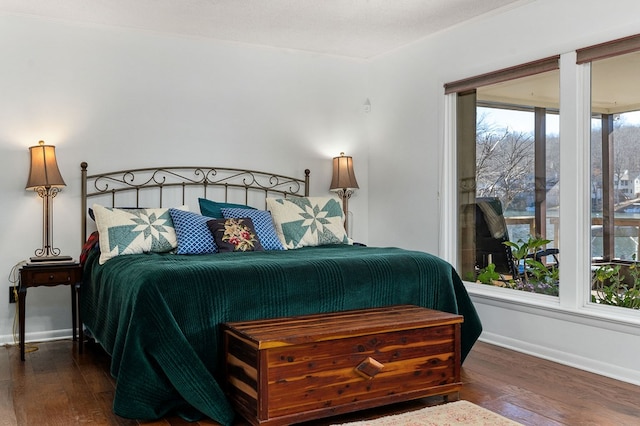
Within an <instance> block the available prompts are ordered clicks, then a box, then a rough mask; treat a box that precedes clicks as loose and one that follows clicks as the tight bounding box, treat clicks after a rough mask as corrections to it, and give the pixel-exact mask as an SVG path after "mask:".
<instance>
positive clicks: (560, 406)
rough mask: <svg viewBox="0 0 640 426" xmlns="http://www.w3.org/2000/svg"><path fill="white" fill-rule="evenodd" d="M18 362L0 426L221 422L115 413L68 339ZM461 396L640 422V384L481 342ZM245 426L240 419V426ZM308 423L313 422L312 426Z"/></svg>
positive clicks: (4, 368) (10, 367) (515, 408)
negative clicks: (152, 418) (149, 418)
mask: <svg viewBox="0 0 640 426" xmlns="http://www.w3.org/2000/svg"><path fill="white" fill-rule="evenodd" d="M36 346H37V347H38V350H36V351H34V352H29V353H27V355H26V361H25V362H21V361H20V354H19V350H18V348H17V347H15V346H5V347H3V348H0V425H2V426H4V425H29V426H30V425H38V426H40V425H74V424H85V423H90V424H94V425H140V424H143V425H184V424H190V425H194V426H199V425H215V424H216V423H215V422H212V421H210V420H205V421H200V422H196V423H187V422H185V421H183V420H182V419H180V418H177V417H167V418H164V419H162V420H159V421H155V422H138V421H135V420H128V419H124V418H121V417H118V416H116V415H114V414H113V413H112V412H111V403H112V400H113V392H114V389H115V382H114V380H113V379H112V378H111V377H110V375H109V367H108V365H109V359H108V356H107V355H105V354H104V353H103V352H102V351H101V350H100V348H99V347H97V346H95V345H90V344H89V345H87V347H86V350H85V353H84V354H82V355H79V354H78V353H77V352H76V350H75V344H74V343H73V342H71V341H68V340H62V341H55V342H47V343H40V344H37V345H36ZM462 378H463V382H464V385H463V390H462V391H461V393H460V398H461V399H464V400H467V401H470V402H473V403H475V404H478V405H480V406H482V407H485V408H487V409H489V410H491V411H493V412H496V413H499V414H501V415H503V416H505V417H508V418H510V419H513V420H515V421H518V422H520V423H522V424H525V425H536V426H537V425H636V424H640V387H639V386H634V385H630V384H627V383H624V382H619V381H616V380H612V379H608V378H606V377H602V376H598V375H595V374H591V373H587V372H584V371H581V370H576V369H573V368H570V367H566V366H562V365H559V364H556V363H553V362H549V361H545V360H541V359H538V358H535V357H532V356H528V355H523V354H520V353H517V352H513V351H509V350H506V349H502V348H499V347H496V346H492V345H488V344H485V343H481V342H479V343H477V344H476V346H475V347H474V349H473V350H472V352H471V354H470V355H469V357H468V358H467V360H466V362H465V364H464V366H463V373H462ZM441 402H442V398H430V399H424V400H419V401H413V402H410V403H405V404H398V405H394V406H391V407H385V408H379V409H376V410H369V411H366V412H360V413H357V414H354V415H348V416H342V417H341V418H339V419H336V418H333V419H330V421H327V420H323V421H317V422H313V423H312V424H313V425H321V424H328V423H329V422H334V423H335V422H340V421H352V420H356V419H362V418H368V417H373V416H378V415H381V414H389V413H396V412H402V411H408V410H411V409H416V408H421V407H424V406H427V405H434V404H437V403H441ZM242 424H244V423H243V422H241V421H239V422H238V425H242ZM310 424H311V423H309V424H308V425H310Z"/></svg>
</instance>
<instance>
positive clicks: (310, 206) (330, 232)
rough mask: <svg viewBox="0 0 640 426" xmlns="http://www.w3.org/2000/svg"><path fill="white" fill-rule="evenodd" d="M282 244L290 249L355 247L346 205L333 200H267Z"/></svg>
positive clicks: (299, 198)
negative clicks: (347, 227)
mask: <svg viewBox="0 0 640 426" xmlns="http://www.w3.org/2000/svg"><path fill="white" fill-rule="evenodd" d="M267 210H269V211H270V212H271V216H272V218H273V223H274V225H275V228H276V233H277V234H278V238H280V242H282V245H284V246H285V247H286V248H288V249H296V248H300V247H305V246H320V245H324V244H351V243H352V242H351V240H350V239H349V238H348V237H347V233H346V231H345V229H344V214H343V212H342V205H341V204H340V201H338V199H336V198H333V197H290V198H267Z"/></svg>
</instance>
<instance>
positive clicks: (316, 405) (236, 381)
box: [227, 323, 461, 424]
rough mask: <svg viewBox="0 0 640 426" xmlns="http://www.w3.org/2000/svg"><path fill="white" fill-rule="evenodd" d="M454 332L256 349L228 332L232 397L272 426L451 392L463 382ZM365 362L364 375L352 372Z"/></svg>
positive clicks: (449, 327) (430, 330) (453, 328)
mask: <svg viewBox="0 0 640 426" xmlns="http://www.w3.org/2000/svg"><path fill="white" fill-rule="evenodd" d="M459 332H460V324H459V323H457V324H445V325H438V326H433V327H427V328H417V329H408V330H399V331H390V332H380V333H375V334H371V335H364V336H355V337H346V338H340V339H335V340H326V341H318V342H309V343H303V344H296V345H290V346H279V347H271V348H267V349H263V350H260V351H256V349H255V346H254V345H252V343H251V342H248V341H245V340H243V339H241V338H234V337H233V336H228V341H227V344H228V354H227V366H228V373H227V374H228V379H229V382H230V384H231V391H230V393H231V398H232V399H233V400H235V402H236V403H237V405H239V407H238V408H239V410H240V411H241V412H242V413H243V415H244V416H245V417H248V418H249V419H250V420H252V419H257V423H269V422H271V420H273V419H275V421H274V422H273V423H274V424H278V421H277V419H288V420H294V419H295V420H299V419H311V418H318V417H323V416H330V415H333V414H339V413H343V412H348V411H354V410H356V409H362V408H368V407H372V406H375V405H381V404H384V403H391V402H397V401H402V400H408V399H413V398H419V397H422V396H427V395H438V394H449V393H453V392H456V391H458V390H459V389H460V387H461V383H460V359H459ZM368 359H372V360H370V362H369V363H367V360H368ZM363 362H365V365H367V366H368V367H369V368H368V367H366V366H365V367H364V370H365V371H367V372H368V373H369V375H367V374H362V373H359V372H358V371H356V370H357V367H358V366H359V365H361V363H363ZM371 363H373V366H372V365H371ZM380 365H381V367H380ZM380 368H381V369H380ZM378 370H379V371H378ZM299 413H306V414H305V415H304V416H303V417H300V416H299ZM312 413H315V414H312ZM296 416H298V417H296ZM252 421H254V420H252ZM284 423H287V422H286V421H285V422H283V424H284Z"/></svg>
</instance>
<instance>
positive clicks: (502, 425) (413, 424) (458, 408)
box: [332, 401, 520, 426]
mask: <svg viewBox="0 0 640 426" xmlns="http://www.w3.org/2000/svg"><path fill="white" fill-rule="evenodd" d="M344 425H349V426H449V425H451V426H453V425H474V426H475V425H483V426H517V425H520V423H517V422H514V421H513V420H509V419H507V418H506V417H502V416H500V415H498V414H496V413H493V412H491V411H489V410H487V409H485V408H482V407H478V406H477V405H475V404H472V403H471V402H468V401H456V402H450V403H448V404H443V405H436V406H433V407H427V408H423V409H420V410H416V411H410V412H407V413H402V414H396V415H393V416H386V417H381V418H378V419H372V420H363V421H357V422H352V423H344V424H343V425H332V426H344Z"/></svg>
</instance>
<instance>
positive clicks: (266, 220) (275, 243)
mask: <svg viewBox="0 0 640 426" xmlns="http://www.w3.org/2000/svg"><path fill="white" fill-rule="evenodd" d="M221 210H222V216H224V218H225V219H240V218H244V217H248V218H249V219H251V221H252V222H253V226H254V228H255V230H256V233H257V234H258V238H259V239H260V243H261V244H262V247H264V249H265V250H284V249H285V248H284V247H283V246H282V243H281V242H280V238H278V234H276V229H275V228H274V226H273V219H271V213H269V212H268V211H266V210H255V209H238V208H222V209H221Z"/></svg>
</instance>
